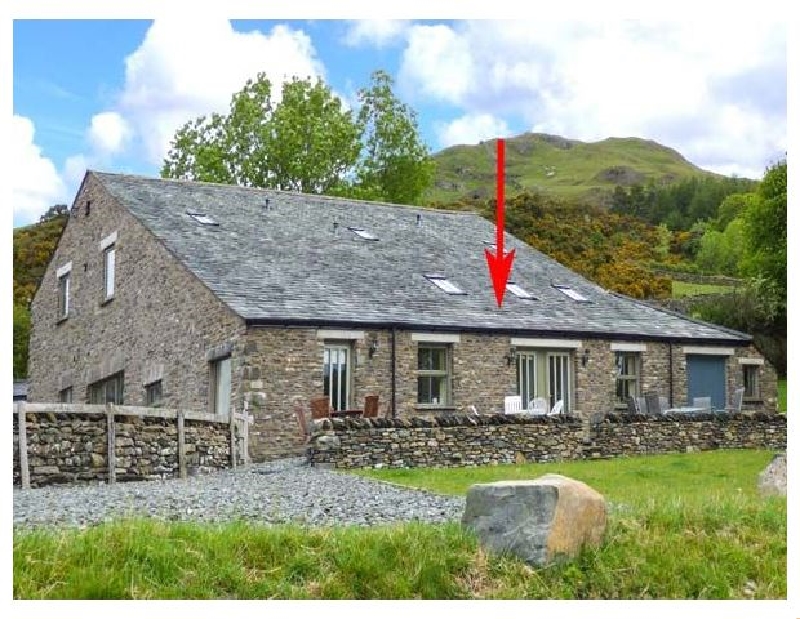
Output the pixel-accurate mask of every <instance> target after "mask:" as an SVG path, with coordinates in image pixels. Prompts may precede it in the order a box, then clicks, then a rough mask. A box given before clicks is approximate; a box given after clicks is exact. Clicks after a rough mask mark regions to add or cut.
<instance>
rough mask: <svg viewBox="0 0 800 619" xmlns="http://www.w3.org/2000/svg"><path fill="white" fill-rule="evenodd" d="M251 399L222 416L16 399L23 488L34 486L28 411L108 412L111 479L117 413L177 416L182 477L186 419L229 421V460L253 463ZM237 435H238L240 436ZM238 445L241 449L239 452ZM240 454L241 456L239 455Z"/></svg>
mask: <svg viewBox="0 0 800 619" xmlns="http://www.w3.org/2000/svg"><path fill="white" fill-rule="evenodd" d="M248 408H249V406H248V402H247V401H246V400H245V402H244V410H243V412H242V413H237V412H236V411H234V412H233V413H232V414H230V415H225V416H220V415H216V414H213V413H207V412H199V411H192V410H182V409H165V408H150V407H144V406H119V405H116V404H106V405H102V404H60V403H58V404H55V403H41V402H26V401H24V400H22V401H17V402H14V414H15V415H16V416H17V421H18V441H19V469H20V483H21V486H22V488H26V489H27V488H30V487H31V479H30V469H29V467H28V436H27V427H26V425H27V424H26V415H27V414H28V413H40V414H41V413H52V414H55V415H90V414H91V415H97V414H100V415H103V414H105V416H106V439H107V447H106V449H107V452H106V453H107V458H106V459H107V463H108V483H109V484H113V483H115V482H116V473H117V471H116V465H117V456H116V417H117V416H129V417H151V418H160V419H174V420H175V423H176V424H177V430H178V470H179V473H180V477H181V478H186V475H187V472H186V433H185V428H184V422H185V421H187V420H192V421H204V422H207V423H214V424H230V463H231V467H232V468H236V466H237V460H240V461H241V462H242V463H243V464H245V465H247V464H250V454H249V451H248V443H249V440H250V431H249V427H250V424H251V423H253V416H252V415H250V414H249V413H248ZM237 435H238V439H239V440H237ZM237 445H238V446H239V448H238V453H237ZM237 455H238V456H239V457H238V458H237Z"/></svg>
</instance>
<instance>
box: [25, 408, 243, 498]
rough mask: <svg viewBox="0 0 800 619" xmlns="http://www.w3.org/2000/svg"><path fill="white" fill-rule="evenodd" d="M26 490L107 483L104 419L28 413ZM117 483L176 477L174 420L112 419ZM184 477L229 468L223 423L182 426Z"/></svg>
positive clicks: (227, 433)
mask: <svg viewBox="0 0 800 619" xmlns="http://www.w3.org/2000/svg"><path fill="white" fill-rule="evenodd" d="M26 416H27V422H26V433H27V442H28V469H29V471H30V481H31V487H40V486H49V485H53V484H80V483H96V482H107V481H108V461H107V459H106V458H107V444H108V443H107V421H106V416H105V415H104V414H96V413H86V414H82V415H74V414H70V415H67V414H62V413H27V415H26ZM14 420H15V423H14V485H20V470H19V466H20V465H19V441H18V426H17V423H16V416H14ZM115 421H116V423H115V438H116V442H115V454H116V468H115V474H116V479H117V481H119V482H124V481H137V480H147V479H164V478H172V477H178V475H179V466H178V430H177V425H176V422H175V420H174V419H158V418H144V419H142V418H139V417H131V416H125V415H117V416H116V418H115ZM184 429H185V445H186V448H185V449H186V460H187V466H186V468H187V473H188V474H189V475H195V474H198V473H209V472H212V471H216V470H219V469H224V468H227V467H228V466H230V426H229V425H228V424H227V423H212V422H206V421H196V420H186V421H185V422H184Z"/></svg>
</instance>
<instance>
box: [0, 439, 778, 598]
mask: <svg viewBox="0 0 800 619" xmlns="http://www.w3.org/2000/svg"><path fill="white" fill-rule="evenodd" d="M771 455H772V452H769V451H731V452H707V453H702V454H686V455H673V456H653V457H642V458H631V459H619V460H609V461H592V462H576V463H563V464H560V465H556V464H553V465H524V466H503V467H500V466H498V467H483V468H473V469H446V470H445V469H415V470H409V471H391V470H390V471H379V472H369V475H370V476H375V477H382V478H385V479H389V480H392V481H402V482H405V483H409V484H410V485H414V486H417V487H429V488H432V489H438V490H443V491H447V492H451V493H462V492H465V491H466V489H467V488H468V487H469V485H471V483H474V482H476V481H489V480H491V479H511V478H515V477H535V476H538V475H541V474H542V473H544V472H546V471H557V472H561V473H564V474H567V475H570V476H572V477H575V478H577V479H581V480H583V481H586V482H587V483H589V484H590V485H592V486H594V487H596V488H597V489H598V490H600V491H601V492H604V493H605V494H606V496H607V498H608V499H609V501H610V504H611V510H610V514H609V523H608V529H607V533H606V538H605V541H604V543H603V545H602V546H601V547H599V548H597V549H587V550H584V551H583V552H582V553H581V555H580V556H579V557H578V559H577V560H576V561H574V562H572V563H569V564H563V565H555V566H552V567H548V568H545V569H538V570H536V569H532V568H530V567H528V566H526V565H525V564H523V563H521V562H520V561H518V560H515V559H513V558H511V557H508V556H495V555H490V554H486V553H484V552H483V551H482V550H481V549H480V547H479V546H478V544H477V542H476V540H475V538H474V537H473V536H472V535H470V534H469V533H467V532H465V531H463V530H462V529H461V527H460V526H459V524H458V523H452V524H447V525H423V524H419V523H409V524H405V525H401V526H391V527H389V526H387V527H369V528H367V527H365V528H359V527H337V528H332V529H312V528H306V527H298V526H280V527H262V526H254V525H250V524H247V523H244V522H237V523H230V524H225V525H200V524H193V523H177V522H171V523H164V522H159V521H155V520H134V521H124V522H117V523H109V524H105V525H101V526H97V527H92V528H89V529H86V530H82V531H78V530H53V529H50V530H43V531H23V530H15V532H14V585H13V588H14V597H15V598H25V599H31V598H33V599H38V598H60V599H64V598H67V599H154V598H155V599H173V598H188V599H231V598H233V599H243V598H244V599H267V598H280V599H304V598H316V599H482V598H495V599H649V598H657V599H686V598H688V599H695V598H707V599H716V598H750V597H755V598H785V596H786V500H785V499H783V498H770V499H766V500H765V499H761V498H759V497H758V496H757V495H756V493H755V491H754V485H755V478H756V475H757V474H758V472H759V471H760V470H761V469H762V468H763V467H764V466H765V465H766V464H767V462H768V461H769V459H770V458H771ZM448 476H450V477H452V480H450V481H448V480H447V477H448Z"/></svg>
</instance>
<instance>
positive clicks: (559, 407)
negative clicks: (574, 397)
mask: <svg viewBox="0 0 800 619" xmlns="http://www.w3.org/2000/svg"><path fill="white" fill-rule="evenodd" d="M562 412H564V400H559V401H558V402H556V403H555V405H554V406H553V410H551V411H550V413H549V415H550V416H551V417H552V416H555V415H560V414H561V413H562Z"/></svg>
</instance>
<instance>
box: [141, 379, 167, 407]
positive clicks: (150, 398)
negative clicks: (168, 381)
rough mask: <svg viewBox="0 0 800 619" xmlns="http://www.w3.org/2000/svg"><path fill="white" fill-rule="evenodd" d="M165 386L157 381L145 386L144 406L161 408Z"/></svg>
mask: <svg viewBox="0 0 800 619" xmlns="http://www.w3.org/2000/svg"><path fill="white" fill-rule="evenodd" d="M163 395H164V394H163V386H162V383H161V381H160V380H157V381H155V382H153V383H150V384H149V385H145V386H144V405H145V406H154V407H159V406H161V400H162V398H163Z"/></svg>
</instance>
